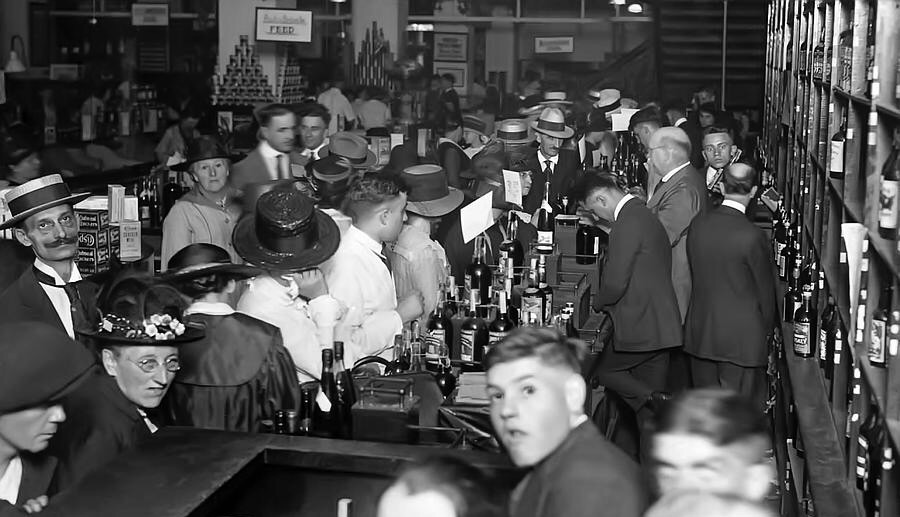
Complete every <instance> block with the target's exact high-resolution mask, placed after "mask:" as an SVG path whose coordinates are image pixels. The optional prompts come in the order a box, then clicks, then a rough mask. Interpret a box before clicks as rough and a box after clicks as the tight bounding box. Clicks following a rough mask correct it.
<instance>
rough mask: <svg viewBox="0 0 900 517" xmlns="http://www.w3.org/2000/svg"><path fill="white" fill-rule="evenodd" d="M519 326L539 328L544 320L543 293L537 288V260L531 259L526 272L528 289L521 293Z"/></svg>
mask: <svg viewBox="0 0 900 517" xmlns="http://www.w3.org/2000/svg"><path fill="white" fill-rule="evenodd" d="M521 315H522V318H521V321H520V322H519V324H520V325H521V326H523V327H540V326H542V325H543V323H541V321H542V320H543V318H544V292H543V291H542V290H541V289H540V288H539V287H538V273H537V259H536V258H532V259H531V268H530V269H529V271H528V287H526V288H525V291H523V292H522V311H521Z"/></svg>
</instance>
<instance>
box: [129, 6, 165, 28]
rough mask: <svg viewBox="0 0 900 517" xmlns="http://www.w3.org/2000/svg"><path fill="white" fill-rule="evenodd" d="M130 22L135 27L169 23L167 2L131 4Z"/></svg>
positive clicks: (162, 25) (159, 25)
mask: <svg viewBox="0 0 900 517" xmlns="http://www.w3.org/2000/svg"><path fill="white" fill-rule="evenodd" d="M131 24H132V25H134V26H136V27H165V26H167V25H169V5H168V4H131Z"/></svg>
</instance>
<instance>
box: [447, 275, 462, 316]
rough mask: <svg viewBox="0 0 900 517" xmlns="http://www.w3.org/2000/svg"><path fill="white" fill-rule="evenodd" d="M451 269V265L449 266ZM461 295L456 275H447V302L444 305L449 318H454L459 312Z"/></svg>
mask: <svg viewBox="0 0 900 517" xmlns="http://www.w3.org/2000/svg"><path fill="white" fill-rule="evenodd" d="M447 267H448V269H449V265H448V266H447ZM458 296H459V288H457V286H456V277H455V276H453V275H447V303H446V305H445V306H444V312H446V313H447V317H448V318H452V317H453V316H456V315H457V314H458V313H459V302H458V301H457V297H458Z"/></svg>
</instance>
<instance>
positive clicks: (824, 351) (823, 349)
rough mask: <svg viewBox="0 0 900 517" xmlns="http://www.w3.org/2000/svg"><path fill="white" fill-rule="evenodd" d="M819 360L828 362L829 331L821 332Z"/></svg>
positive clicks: (823, 330) (822, 330)
mask: <svg viewBox="0 0 900 517" xmlns="http://www.w3.org/2000/svg"><path fill="white" fill-rule="evenodd" d="M819 360H820V361H827V360H828V331H826V330H825V329H821V330H819Z"/></svg>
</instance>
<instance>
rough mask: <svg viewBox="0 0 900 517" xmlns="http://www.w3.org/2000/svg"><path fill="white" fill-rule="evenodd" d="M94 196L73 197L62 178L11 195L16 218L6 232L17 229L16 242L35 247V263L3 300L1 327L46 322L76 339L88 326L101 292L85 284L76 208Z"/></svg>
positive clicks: (47, 179) (42, 180) (8, 222)
mask: <svg viewBox="0 0 900 517" xmlns="http://www.w3.org/2000/svg"><path fill="white" fill-rule="evenodd" d="M89 195H90V194H87V193H85V194H72V192H71V191H69V187H68V186H67V185H66V184H65V183H64V182H63V180H62V177H61V176H60V175H59V174H51V175H49V176H44V177H41V178H37V179H33V180H31V181H29V182H26V183H25V184H23V185H20V186H18V187H16V188H13V189H11V190H9V191H8V192H7V193H6V205H7V206H8V207H9V211H10V213H11V215H12V217H10V218H9V219H8V220H6V221H4V222H3V223H2V224H0V230H4V229H7V228H14V233H15V236H16V240H18V241H19V242H20V243H22V244H23V245H25V246H28V247H30V248H31V250H32V251H33V252H34V255H35V259H34V264H33V266H32V267H30V268H28V269H26V270H25V272H24V273H22V274H21V275H20V276H19V278H18V280H16V281H15V282H14V283H13V284H12V285H10V286H9V287H8V288H7V289H6V291H4V292H3V294H2V295H0V307H3V310H2V311H0V323H6V322H16V321H42V322H44V323H47V324H49V325H52V326H54V327H56V328H58V329H59V330H61V331H63V332H65V333H66V334H68V335H69V337H71V338H73V339H74V338H75V330H76V329H78V328H80V327H82V326H84V325H85V324H86V321H87V317H88V315H89V314H90V305H91V304H92V301H93V298H94V293H96V286H95V285H93V284H92V283H90V282H85V281H82V278H81V273H80V272H79V271H78V265H77V264H76V254H77V252H78V218H77V217H76V216H75V211H74V209H73V208H72V207H73V205H75V204H76V203H78V202H79V201H81V200H83V199H85V198H87V197H88V196H89Z"/></svg>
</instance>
